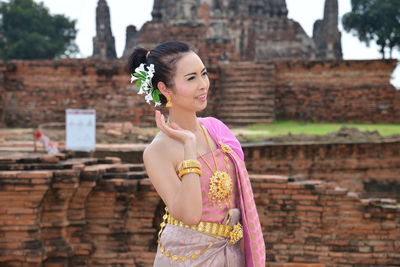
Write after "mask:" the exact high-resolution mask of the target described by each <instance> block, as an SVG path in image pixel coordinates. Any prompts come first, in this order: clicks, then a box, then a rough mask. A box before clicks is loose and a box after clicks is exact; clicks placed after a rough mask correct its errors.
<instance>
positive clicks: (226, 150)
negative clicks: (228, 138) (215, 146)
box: [218, 141, 233, 153]
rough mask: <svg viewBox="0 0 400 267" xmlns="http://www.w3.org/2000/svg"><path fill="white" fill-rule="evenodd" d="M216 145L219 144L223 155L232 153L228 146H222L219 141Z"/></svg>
mask: <svg viewBox="0 0 400 267" xmlns="http://www.w3.org/2000/svg"><path fill="white" fill-rule="evenodd" d="M218 143H219V144H220V146H221V148H222V151H224V152H225V153H232V152H233V150H232V148H231V147H230V146H229V145H227V144H224V143H222V142H221V141H219V142H218Z"/></svg>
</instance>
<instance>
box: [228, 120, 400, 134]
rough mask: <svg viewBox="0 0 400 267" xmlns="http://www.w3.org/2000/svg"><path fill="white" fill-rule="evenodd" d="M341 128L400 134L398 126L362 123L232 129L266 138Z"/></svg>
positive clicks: (282, 123) (283, 124)
mask: <svg viewBox="0 0 400 267" xmlns="http://www.w3.org/2000/svg"><path fill="white" fill-rule="evenodd" d="M342 126H346V127H356V128H358V129H359V130H360V131H375V130H377V131H378V132H379V133H380V134H381V135H382V136H388V135H393V134H400V124H362V123H313V122H298V121H276V122H273V123H271V124H253V125H249V126H247V127H244V128H233V129H232V131H233V132H234V133H235V134H239V133H242V134H244V135H247V136H253V137H262V136H265V137H268V136H278V135H285V134H288V133H289V132H290V133H292V134H313V135H323V134H327V133H330V132H335V131H337V130H339V129H340V128H341V127H342Z"/></svg>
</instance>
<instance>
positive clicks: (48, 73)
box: [0, 43, 400, 127]
mask: <svg viewBox="0 0 400 267" xmlns="http://www.w3.org/2000/svg"><path fill="white" fill-rule="evenodd" d="M212 45H213V46H212V47H215V48H216V49H217V50H218V51H220V52H221V51H223V50H224V49H226V46H225V44H223V43H222V44H219V43H215V44H212ZM207 49H208V47H207V46H203V47H199V51H200V52H201V53H204V54H206V53H207V52H206V51H207ZM215 53H219V52H215ZM210 60H211V59H210ZM215 64H217V62H216V61H215V62H214V61H212V62H210V68H209V69H210V79H211V94H210V97H209V104H208V107H207V109H206V110H205V111H204V112H203V113H199V114H198V115H200V116H209V115H212V116H216V117H219V114H218V110H217V108H218V107H222V106H223V105H220V103H219V102H221V101H225V100H226V99H229V98H230V97H231V98H232V101H233V100H234V98H235V97H236V98H243V101H242V102H243V103H251V104H249V108H248V109H246V110H244V111H243V112H241V113H239V115H237V116H238V118H237V119H235V118H232V119H229V118H228V117H227V118H226V123H227V124H235V123H236V122H237V121H238V120H239V121H240V120H241V121H246V120H245V119H243V118H240V116H243V114H248V115H246V116H247V117H249V118H250V117H252V116H253V117H254V118H256V120H258V119H259V121H260V122H261V121H263V122H269V121H271V120H272V118H277V119H293V120H308V121H332V122H341V121H359V122H388V123H394V122H399V121H400V91H396V90H395V88H394V87H393V86H391V85H390V83H389V80H390V73H391V71H392V70H393V68H394V67H395V64H396V62H395V61H393V60H391V61H332V62H322V61H294V62H293V61H287V62H281V61H278V62H275V67H273V68H271V66H272V63H271V62H270V63H254V66H253V67H252V66H251V63H249V62H242V63H235V62H230V63H229V68H227V67H226V65H225V64H226V63H221V62H220V64H221V65H215ZM246 64H250V65H249V66H248V67H247V68H244V67H243V66H244V65H246ZM263 64H265V67H264V69H265V72H262V71H260V70H261V69H263V67H261V68H260V66H261V65H263ZM125 65H126V61H124V60H109V61H101V60H95V59H62V60H53V61H48V60H42V61H41V60H37V61H11V62H9V63H7V64H4V63H3V64H0V73H1V74H0V93H1V97H0V101H2V105H1V107H0V122H1V123H4V124H5V125H7V126H11V127H31V126H37V125H38V124H40V123H43V122H54V121H58V122H63V121H64V117H65V109H68V108H84V109H88V108H93V109H96V112H97V121H107V122H115V121H131V122H133V123H134V124H135V125H138V126H149V125H151V126H154V125H155V124H154V114H153V107H152V106H151V105H148V104H147V103H145V101H144V99H143V96H142V95H137V93H136V91H134V90H130V89H132V88H134V87H133V86H132V85H131V84H130V83H129V80H130V76H129V74H128V73H127V71H126V69H125ZM252 68H254V71H253V72H252ZM236 73H237V75H236ZM232 74H233V75H236V76H238V77H245V78H246V79H247V80H246V81H245V82H239V81H237V80H235V79H236V78H237V77H235V76H233V77H232ZM229 75H231V77H230V78H229ZM252 79H253V80H252ZM224 82H225V84H224ZM232 82H234V84H232ZM235 90H236V91H235ZM246 90H247V93H246ZM239 93H240V94H241V95H240V94H239ZM260 93H262V94H264V95H262V96H260V95H259V94H260ZM254 98H256V100H257V101H259V100H260V99H264V98H265V110H262V112H260V110H259V108H260V107H263V105H262V104H261V105H260V104H259V103H257V102H256V100H254ZM253 100H254V101H253ZM234 101H236V100H234ZM238 101H239V102H240V99H238ZM271 101H274V103H272V102H271ZM238 108H243V107H239V106H238ZM245 108H246V107H245ZM249 109H253V111H251V114H250V113H248V110H249ZM220 115H221V116H222V117H223V116H225V115H226V114H222V113H221V114H220ZM257 116H262V118H261V119H260V117H257Z"/></svg>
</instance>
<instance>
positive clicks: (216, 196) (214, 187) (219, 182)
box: [208, 171, 233, 202]
mask: <svg viewBox="0 0 400 267" xmlns="http://www.w3.org/2000/svg"><path fill="white" fill-rule="evenodd" d="M209 185H210V189H209V192H208V197H209V198H210V199H211V201H213V202H222V201H223V200H224V199H225V198H228V201H229V200H230V197H231V194H232V189H233V183H232V179H231V176H230V175H229V174H228V173H226V172H224V171H216V172H214V173H213V175H212V176H211V178H210V182H209Z"/></svg>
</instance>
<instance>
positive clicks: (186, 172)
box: [178, 168, 202, 180]
mask: <svg viewBox="0 0 400 267" xmlns="http://www.w3.org/2000/svg"><path fill="white" fill-rule="evenodd" d="M188 173H197V174H198V175H200V176H201V174H202V173H201V170H200V169H199V168H187V169H183V170H181V171H180V172H179V174H178V176H179V179H181V180H182V177H183V176H184V175H185V174H188Z"/></svg>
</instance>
